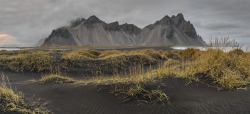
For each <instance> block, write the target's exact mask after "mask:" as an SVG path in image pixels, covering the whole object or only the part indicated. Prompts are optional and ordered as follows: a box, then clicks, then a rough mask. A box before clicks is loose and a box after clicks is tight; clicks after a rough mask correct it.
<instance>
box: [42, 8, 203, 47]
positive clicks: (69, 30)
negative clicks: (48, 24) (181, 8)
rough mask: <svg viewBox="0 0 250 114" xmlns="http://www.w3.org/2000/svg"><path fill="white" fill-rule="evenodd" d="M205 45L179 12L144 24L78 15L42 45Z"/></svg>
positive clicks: (55, 31) (54, 32)
mask: <svg viewBox="0 0 250 114" xmlns="http://www.w3.org/2000/svg"><path fill="white" fill-rule="evenodd" d="M56 45H71V46H73V45H76V46H86V45H88V46H139V45H167V46H173V45H178V46H202V45H205V42H204V41H203V39H202V38H201V37H200V36H199V35H198V34H197V33H196V30H195V28H194V26H193V24H191V23H190V21H186V20H185V19H184V16H183V15H182V14H181V13H179V14H178V15H176V16H174V15H173V16H172V17H169V16H165V17H163V18H162V19H161V20H159V21H156V22H155V23H154V24H150V25H148V26H146V27H144V28H142V29H141V28H138V27H137V26H136V25H133V24H127V23H125V24H122V25H120V24H119V22H117V21H116V22H112V23H106V22H104V21H102V20H100V19H99V18H98V17H96V16H94V15H93V16H91V17H89V18H88V19H84V18H78V19H76V20H74V21H72V22H71V25H70V26H66V27H60V28H58V29H56V30H53V31H52V33H51V34H50V35H49V36H48V38H46V39H45V41H44V43H43V44H42V46H56Z"/></svg>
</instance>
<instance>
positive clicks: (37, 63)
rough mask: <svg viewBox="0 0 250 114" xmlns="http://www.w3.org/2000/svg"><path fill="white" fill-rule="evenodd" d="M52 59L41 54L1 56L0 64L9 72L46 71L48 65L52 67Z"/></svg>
mask: <svg viewBox="0 0 250 114" xmlns="http://www.w3.org/2000/svg"><path fill="white" fill-rule="evenodd" d="M53 61H54V59H53V57H51V56H48V55H42V54H18V55H15V56H1V57H0V62H1V63H2V64H4V65H6V66H7V67H8V68H9V69H10V70H12V71H16V72H23V71H32V72H33V71H34V72H42V71H46V70H47V71H48V70H49V68H50V65H53Z"/></svg>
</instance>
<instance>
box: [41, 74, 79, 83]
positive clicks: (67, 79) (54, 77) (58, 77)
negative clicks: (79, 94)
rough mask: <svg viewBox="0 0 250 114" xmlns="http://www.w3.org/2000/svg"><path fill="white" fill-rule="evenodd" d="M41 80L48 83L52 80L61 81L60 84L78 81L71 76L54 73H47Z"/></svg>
mask: <svg viewBox="0 0 250 114" xmlns="http://www.w3.org/2000/svg"><path fill="white" fill-rule="evenodd" d="M39 82H40V83H42V84H47V83H52V82H54V83H59V84H66V83H74V82H76V81H75V80H74V79H73V78H70V77H66V76H61V75H57V74H52V75H47V76H44V77H42V78H41V79H40V80H39Z"/></svg>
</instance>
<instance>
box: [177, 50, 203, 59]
mask: <svg viewBox="0 0 250 114" xmlns="http://www.w3.org/2000/svg"><path fill="white" fill-rule="evenodd" d="M200 55H201V51H200V50H199V49H194V48H188V49H186V50H184V51H182V52H181V57H182V58H188V59H194V58H198V57H199V56H200Z"/></svg>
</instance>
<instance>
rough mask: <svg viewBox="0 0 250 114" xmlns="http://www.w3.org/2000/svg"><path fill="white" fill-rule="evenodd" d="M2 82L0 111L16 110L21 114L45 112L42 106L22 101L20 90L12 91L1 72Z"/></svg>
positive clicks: (40, 113) (22, 96)
mask: <svg viewBox="0 0 250 114" xmlns="http://www.w3.org/2000/svg"><path fill="white" fill-rule="evenodd" d="M1 78H2V83H1V85H0V101H1V103H0V112H4V113H10V112H16V113H21V114H47V113H48V111H44V109H42V106H38V107H34V106H31V105H29V104H27V103H26V102H25V101H24V95H23V94H22V93H20V92H14V91H13V90H12V89H11V87H8V86H7V83H6V81H7V80H8V78H7V80H6V78H5V76H4V75H3V74H2V76H1Z"/></svg>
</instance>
